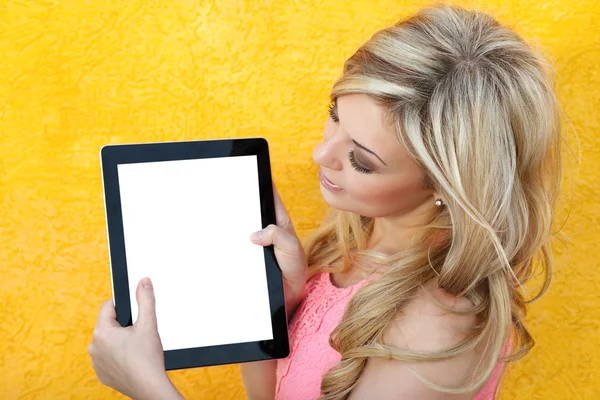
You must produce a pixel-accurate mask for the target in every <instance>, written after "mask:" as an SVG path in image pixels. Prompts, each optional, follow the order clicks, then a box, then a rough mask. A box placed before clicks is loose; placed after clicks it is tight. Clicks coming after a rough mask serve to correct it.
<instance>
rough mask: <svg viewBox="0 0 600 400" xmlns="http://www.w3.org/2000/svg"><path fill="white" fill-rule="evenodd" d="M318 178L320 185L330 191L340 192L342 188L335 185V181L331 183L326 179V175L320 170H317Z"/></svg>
mask: <svg viewBox="0 0 600 400" xmlns="http://www.w3.org/2000/svg"><path fill="white" fill-rule="evenodd" d="M319 180H320V181H321V185H323V186H324V187H325V189H327V190H329V191H331V192H336V193H337V192H342V191H343V190H344V189H343V188H341V187H340V186H338V185H336V184H335V183H333V182H331V181H330V180H329V179H327V177H326V176H325V174H324V173H323V171H321V170H319Z"/></svg>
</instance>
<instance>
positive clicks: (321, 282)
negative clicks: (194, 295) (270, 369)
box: [277, 272, 363, 396]
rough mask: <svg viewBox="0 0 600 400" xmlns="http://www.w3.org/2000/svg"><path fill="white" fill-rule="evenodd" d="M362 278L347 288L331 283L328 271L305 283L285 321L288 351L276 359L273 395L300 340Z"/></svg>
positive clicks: (316, 329)
mask: <svg viewBox="0 0 600 400" xmlns="http://www.w3.org/2000/svg"><path fill="white" fill-rule="evenodd" d="M362 283H363V282H359V283H358V284H356V285H353V286H349V287H347V288H338V287H335V286H334V285H333V284H332V283H331V278H330V276H329V273H327V272H322V273H319V274H318V275H316V276H315V277H314V278H313V279H311V280H310V281H309V282H308V283H307V287H306V296H305V297H304V301H303V302H302V303H301V304H300V305H299V308H298V310H297V311H296V313H295V315H294V317H293V318H292V321H291V323H290V325H289V334H290V354H289V356H288V357H287V358H285V359H282V360H279V362H278V364H277V370H278V374H277V375H279V379H278V382H277V396H278V395H279V388H280V384H281V382H282V381H283V379H284V378H285V377H286V376H287V374H288V372H289V369H290V365H291V362H292V360H293V359H294V355H295V354H296V351H297V350H298V347H299V346H300V344H301V343H302V342H303V341H304V340H305V339H306V338H307V337H310V335H313V334H314V333H315V332H317V331H318V330H319V328H320V327H321V324H322V323H323V318H324V317H325V315H326V314H327V312H328V311H329V310H330V309H331V308H332V307H333V306H334V305H335V304H337V303H338V302H339V301H342V300H345V299H347V298H348V297H350V296H351V295H352V294H353V292H355V291H356V289H358V288H359V287H360V286H362Z"/></svg>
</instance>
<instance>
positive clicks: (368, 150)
mask: <svg viewBox="0 0 600 400" xmlns="http://www.w3.org/2000/svg"><path fill="white" fill-rule="evenodd" d="M352 141H353V142H354V144H355V145H356V146H358V147H359V148H361V149H363V150H364V151H366V152H367V153H371V154H373V155H374V156H375V157H377V158H378V159H379V161H381V162H382V163H383V165H385V166H386V167H387V164H386V163H385V162H384V161H383V160H382V159H381V158H380V157H379V156H378V155H377V154H375V152H374V151H373V150H370V149H368V148H366V147H365V146H363V145H362V144H360V143H358V142H357V141H356V140H354V139H352Z"/></svg>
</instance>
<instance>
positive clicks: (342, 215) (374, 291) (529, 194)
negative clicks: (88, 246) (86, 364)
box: [89, 6, 562, 400]
mask: <svg viewBox="0 0 600 400" xmlns="http://www.w3.org/2000/svg"><path fill="white" fill-rule="evenodd" d="M547 69H548V68H547V65H546V63H545V62H544V61H543V58H542V57H541V56H540V55H538V54H537V53H535V52H534V51H533V50H532V49H530V48H529V47H528V46H527V45H526V44H525V43H524V42H523V40H522V39H521V38H520V37H519V36H518V35H517V34H516V33H514V32H513V31H511V30H510V29H508V28H506V27H503V26H501V25H499V24H498V23H497V22H496V21H495V20H494V19H493V18H492V17H490V16H488V15H486V14H483V13H480V12H473V11H467V10H464V9H461V8H457V7H450V6H436V7H433V8H428V9H425V10H423V11H421V12H419V13H418V14H416V15H415V16H413V17H411V18H409V19H407V20H404V21H401V22H399V23H397V24H395V25H394V26H391V27H388V28H386V29H383V30H382V31H380V32H377V33H376V34H375V35H374V36H373V37H372V38H371V39H370V40H369V41H368V42H366V43H365V44H364V45H363V46H361V47H360V48H359V49H358V51H357V52H356V53H355V54H354V55H352V57H350V59H348V60H347V61H346V63H345V64H344V70H343V75H342V77H341V78H339V80H337V82H336V83H335V84H334V86H333V90H332V92H331V101H332V102H331V105H330V107H329V113H330V118H329V119H328V120H327V123H326V126H325V135H324V136H325V139H324V141H323V143H321V144H320V145H319V146H317V148H316V149H315V151H314V154H313V158H314V160H315V161H316V162H317V163H318V164H319V165H320V174H319V177H320V178H319V179H320V182H321V192H322V194H323V197H324V199H325V201H326V202H327V203H328V204H329V205H331V208H332V212H331V214H330V215H329V216H328V217H327V218H326V220H325V221H324V222H323V224H322V225H321V226H320V227H319V228H318V229H317V231H316V232H315V234H314V235H313V236H312V238H311V239H310V240H309V241H308V243H307V244H306V246H305V247H304V248H303V247H302V246H301V245H300V241H299V240H298V238H297V236H296V234H295V233H294V228H293V226H292V223H291V221H290V220H289V217H288V216H287V213H286V212H285V208H284V207H283V204H282V203H281V200H280V198H279V196H278V195H277V193H276V191H275V194H276V199H277V207H278V210H277V214H278V222H277V226H269V227H267V228H266V229H264V230H263V231H261V232H258V233H256V234H254V235H252V238H251V240H252V241H253V242H254V243H256V244H259V245H263V246H266V245H271V244H274V246H275V249H276V255H277V259H278V261H279V263H280V265H281V269H282V271H283V275H284V280H285V290H286V304H287V309H288V312H289V313H288V317H289V318H290V340H291V353H290V356H289V357H288V358H286V359H283V360H279V361H263V362H254V363H247V364H243V365H242V366H241V370H242V377H243V380H244V384H245V387H246V391H247V394H248V397H249V398H250V399H273V398H277V399H284V400H294V399H303V400H307V399H316V398H322V399H422V400H427V399H472V398H475V399H493V398H495V396H496V392H497V388H498V386H499V381H500V377H501V375H502V372H503V366H504V363H505V362H506V361H514V360H517V359H519V358H521V357H522V356H523V355H525V354H526V353H527V351H528V350H529V349H530V348H531V347H532V345H533V339H532V338H531V336H530V335H529V333H528V331H527V329H526V328H525V327H524V326H523V324H522V319H523V317H524V315H525V304H526V302H527V300H526V296H525V295H529V296H531V294H530V293H527V292H526V291H525V290H524V289H523V288H522V285H523V284H524V283H525V282H526V281H527V280H528V279H529V277H530V276H531V274H532V269H533V266H534V264H535V263H539V264H540V265H541V266H542V267H543V269H544V271H545V276H546V280H545V285H544V286H543V288H542V291H541V293H539V294H538V295H541V294H543V293H544V292H545V291H546V290H547V288H548V285H549V282H550V275H551V272H552V266H553V261H552V254H551V250H550V238H551V236H552V220H553V216H554V210H555V208H556V202H557V197H558V192H559V187H560V181H561V171H562V169H561V168H562V167H561V151H560V142H561V137H560V128H559V126H560V123H559V106H558V103H557V101H556V98H555V95H554V93H553V89H552V83H551V81H550V78H549V77H548V72H547ZM144 284H148V281H144V282H142V283H141V284H140V286H139V287H138V293H137V294H138V301H139V302H140V317H139V320H138V322H137V323H136V325H134V326H133V327H132V328H120V327H119V326H118V324H117V323H116V321H115V320H114V308H113V307H112V303H111V302H110V301H109V302H107V303H105V304H104V306H103V308H102V310H101V313H100V317H99V320H98V325H97V328H96V330H95V334H94V341H93V342H92V344H91V345H90V349H89V350H90V354H91V355H92V359H93V364H94V368H95V369H96V372H97V375H98V377H99V378H100V380H101V381H102V382H103V383H105V384H107V385H109V386H111V387H113V388H115V389H117V390H119V391H121V392H123V393H125V394H127V395H129V396H131V397H134V398H144V399H146V398H148V399H150V398H161V399H167V398H180V397H181V396H180V395H179V393H178V392H177V390H176V389H175V388H174V387H173V385H172V384H171V382H170V381H169V379H168V378H167V375H166V374H165V372H164V365H163V364H162V351H161V345H160V339H159V337H158V333H157V331H156V319H155V315H154V308H153V304H154V297H153V294H152V291H151V290H148V289H144Z"/></svg>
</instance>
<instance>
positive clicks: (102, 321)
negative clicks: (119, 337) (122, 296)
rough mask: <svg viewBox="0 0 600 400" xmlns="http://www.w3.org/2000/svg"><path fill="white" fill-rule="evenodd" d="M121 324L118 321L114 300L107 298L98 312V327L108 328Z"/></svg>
mask: <svg viewBox="0 0 600 400" xmlns="http://www.w3.org/2000/svg"><path fill="white" fill-rule="evenodd" d="M114 326H121V325H120V324H119V323H118V322H117V313H116V311H115V306H114V304H113V301H112V300H106V301H105V302H104V303H102V306H101V307H100V313H99V314H98V321H97V322H96V327H97V328H106V327H114Z"/></svg>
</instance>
